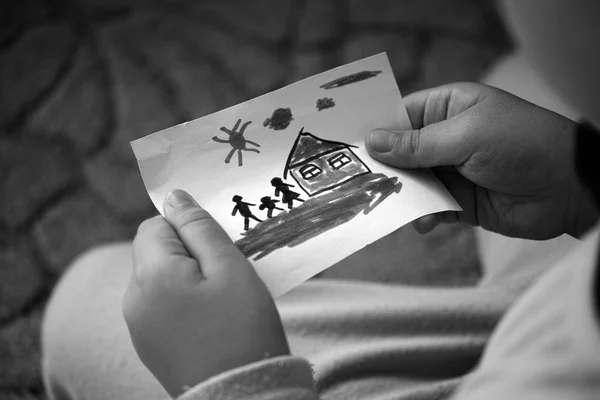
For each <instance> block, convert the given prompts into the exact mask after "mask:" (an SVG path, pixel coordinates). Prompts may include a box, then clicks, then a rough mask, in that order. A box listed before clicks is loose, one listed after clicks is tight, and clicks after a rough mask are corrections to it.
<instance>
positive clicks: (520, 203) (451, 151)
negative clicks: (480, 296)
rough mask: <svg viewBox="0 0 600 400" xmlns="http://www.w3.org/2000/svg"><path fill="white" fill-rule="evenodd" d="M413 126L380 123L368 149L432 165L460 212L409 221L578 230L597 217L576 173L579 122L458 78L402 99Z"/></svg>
mask: <svg viewBox="0 0 600 400" xmlns="http://www.w3.org/2000/svg"><path fill="white" fill-rule="evenodd" d="M404 101H405V103H406V108H407V110H408V114H409V116H410V120H411V122H412V124H413V126H414V128H415V129H414V130H408V131H403V132H388V131H384V130H377V131H375V132H373V133H371V135H369V136H368V138H367V141H366V146H367V149H368V151H369V153H370V154H371V155H372V156H373V157H374V158H376V159H377V160H379V161H381V162H383V163H386V164H388V165H393V166H396V167H400V168H434V171H435V172H436V174H437V175H438V177H439V178H440V179H441V181H442V182H443V183H444V184H445V185H446V187H447V188H448V190H449V191H450V193H452V195H453V196H454V197H455V198H456V200H457V201H458V203H459V204H460V205H461V206H462V207H463V209H464V211H463V212H458V213H457V212H445V213H443V214H436V215H428V216H426V217H423V218H420V219H418V220H416V221H415V222H414V223H413V224H414V226H415V228H416V229H417V230H418V231H420V232H428V231H430V230H431V229H433V228H434V227H435V225H437V224H438V223H439V222H442V221H445V222H456V221H461V222H467V223H469V224H472V225H480V226H482V227H483V228H485V229H487V230H490V231H493V232H498V233H500V234H502V235H505V236H513V237H521V238H527V239H536V240H544V239H550V238H553V237H556V236H559V235H562V234H563V233H568V234H570V235H572V236H575V237H579V236H580V235H582V234H583V232H585V231H586V230H587V229H589V228H590V227H591V226H592V225H593V224H594V222H595V221H596V220H597V219H598V213H597V211H596V210H595V205H594V200H593V198H592V197H591V196H590V195H589V193H588V191H587V189H586V188H585V187H584V186H583V185H582V184H581V182H579V179H578V177H577V174H576V173H575V163H574V144H575V128H576V124H575V123H574V122H573V121H570V120H569V119H567V118H565V117H562V116H560V115H558V114H555V113H553V112H551V111H548V110H545V109H543V108H541V107H538V106H536V105H534V104H531V103H528V102H526V101H525V100H523V99H520V98H518V97H516V96H513V95H511V94H509V93H506V92H504V91H502V90H499V89H495V88H492V87H488V86H485V85H479V84H472V83H457V84H452V85H446V86H441V87H438V88H435V89H429V90H423V91H420V92H417V93H413V94H411V95H409V96H407V97H406V98H405V99H404Z"/></svg>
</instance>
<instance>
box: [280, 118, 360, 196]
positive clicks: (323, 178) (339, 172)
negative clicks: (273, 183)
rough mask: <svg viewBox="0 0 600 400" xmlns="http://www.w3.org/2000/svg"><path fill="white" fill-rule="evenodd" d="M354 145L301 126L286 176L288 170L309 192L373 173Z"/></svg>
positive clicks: (285, 171)
mask: <svg viewBox="0 0 600 400" xmlns="http://www.w3.org/2000/svg"><path fill="white" fill-rule="evenodd" d="M352 147H354V148H355V147H356V146H352V145H349V144H346V143H342V142H334V141H331V140H325V139H321V138H318V137H316V136H315V135H313V134H311V133H308V132H304V130H301V131H300V133H299V134H298V137H297V138H296V141H295V142H294V145H293V146H292V150H291V151H290V154H289V156H288V159H287V162H286V165H285V170H284V172H283V177H284V179H287V175H288V173H289V174H290V175H291V176H292V178H294V180H295V181H296V182H297V183H298V185H299V186H300V187H301V188H302V189H303V190H304V191H305V192H306V194H307V195H309V196H316V195H318V194H320V193H323V192H325V191H327V190H332V189H335V188H336V187H338V186H340V185H343V184H346V183H347V182H349V181H351V180H352V179H354V178H357V177H359V176H361V175H365V174H369V173H371V170H370V169H369V167H367V166H366V165H365V164H364V163H363V162H362V161H361V160H360V158H358V156H357V155H356V154H354V152H353V151H352V149H351V148H352Z"/></svg>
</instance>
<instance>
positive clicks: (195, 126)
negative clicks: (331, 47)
mask: <svg viewBox="0 0 600 400" xmlns="http://www.w3.org/2000/svg"><path fill="white" fill-rule="evenodd" d="M377 71H380V72H377ZM347 76H350V78H347V79H346V81H348V80H350V81H354V82H353V83H349V84H340V82H339V81H338V83H335V82H336V81H335V80H336V79H339V78H341V77H347ZM360 78H364V79H360ZM332 82H333V83H332ZM327 83H329V85H327ZM341 83H344V82H341ZM323 85H325V87H321V86H323ZM199 90H201V88H199ZM323 98H330V99H333V101H334V102H335V106H333V107H331V108H325V109H322V110H321V111H319V110H318V109H317V100H318V99H323ZM278 108H284V109H285V108H290V110H291V113H292V115H293V119H292V120H291V123H290V124H289V126H287V127H285V128H284V129H273V128H274V127H279V128H281V127H282V126H280V124H278V123H277V118H272V114H273V112H274V110H276V109H278ZM267 118H271V121H268V120H267ZM238 120H241V121H240V123H239V124H238V126H237V129H234V128H236V123H237V121H238ZM273 120H275V122H273ZM249 121H251V122H250V123H249V124H247V125H246V123H248V122H249ZM269 122H270V123H269ZM244 125H246V128H245V130H244V132H243V135H239V134H237V133H239V132H240V130H241V129H242V127H243V126H244ZM283 125H285V124H283ZM221 128H224V129H226V130H229V133H228V132H227V131H225V130H222V129H221ZM375 128H388V129H393V130H401V129H410V128H411V124H410V120H409V118H408V114H407V112H406V108H405V106H404V102H403V100H402V97H401V95H400V91H399V90H398V86H397V84H396V81H395V79H394V75H393V72H392V68H391V66H390V64H389V61H388V58H387V55H386V54H385V53H382V54H378V55H375V56H372V57H369V58H366V59H363V60H360V61H356V62H354V63H351V64H348V65H345V66H342V67H339V68H336V69H333V70H330V71H327V72H324V73H322V74H319V75H316V76H313V77H311V78H308V79H305V80H303V81H301V82H298V83H295V84H293V85H290V86H288V87H285V88H283V89H279V90H277V91H274V92H272V93H269V94H266V95H264V96H261V97H258V98H255V99H253V100H250V101H247V102H245V103H242V104H239V105H236V106H233V107H231V108H228V109H226V110H222V111H219V112H217V113H214V114H211V115H208V116H205V117H203V118H199V119H196V120H194V121H191V122H187V123H184V124H181V125H178V126H175V127H172V128H169V129H166V130H164V131H160V132H157V133H154V134H152V135H149V136H146V137H144V138H141V139H139V140H136V141H134V142H132V143H131V145H132V148H133V151H134V153H135V155H136V157H137V160H138V163H139V167H140V170H141V173H142V177H143V180H144V183H145V185H146V188H147V190H148V194H149V195H150V198H151V199H152V201H153V203H154V204H155V206H156V208H157V209H158V210H159V212H161V213H162V212H163V211H162V210H163V208H162V203H163V199H164V198H165V196H166V194H167V193H168V192H169V191H170V190H173V189H183V190H186V191H187V192H188V193H190V194H191V195H192V196H193V197H194V198H195V199H196V201H197V202H198V203H199V204H200V205H201V206H202V207H204V208H205V209H206V210H208V211H209V212H210V213H211V214H212V216H213V217H214V218H215V219H216V220H217V221H218V222H219V223H220V224H221V225H222V226H223V228H224V229H225V231H226V232H227V233H228V234H229V235H230V237H231V238H232V240H234V241H236V243H237V244H238V247H240V248H241V249H245V250H242V252H244V254H246V255H247V257H248V259H249V260H250V261H251V263H252V264H253V266H254V267H255V269H256V271H257V273H258V274H259V276H260V277H261V278H262V279H263V281H264V282H265V284H266V285H267V287H268V288H269V290H270V291H271V293H272V294H273V296H275V297H276V296H279V295H281V294H283V293H285V292H287V291H288V290H291V289H292V288H294V287H296V286H298V285H299V284H301V283H302V282H304V281H305V280H307V279H309V278H310V277H312V276H314V275H315V274H317V273H319V272H321V271H323V270H324V269H326V268H328V267H330V266H332V265H333V264H335V263H337V262H338V261H340V260H342V259H344V258H346V257H347V256H349V255H351V254H352V253H354V252H356V251H358V250H360V249H362V248H363V247H365V246H366V245H368V244H370V243H372V242H374V241H376V240H378V239H380V238H381V237H383V236H385V235H388V234H390V233H391V232H393V231H394V230H396V229H398V228H399V227H401V226H402V225H405V224H406V223H408V222H410V221H412V220H414V219H416V218H419V217H421V216H423V215H426V214H430V213H434V212H441V211H446V210H460V206H459V205H458V204H457V203H456V201H455V200H454V199H453V198H452V196H451V195H450V194H449V193H448V192H447V190H446V188H445V187H444V186H443V185H442V184H441V183H440V182H439V181H438V180H437V179H436V178H435V177H434V175H433V174H432V173H431V172H430V171H423V170H421V171H408V170H398V169H395V168H391V167H388V166H386V165H383V164H381V163H379V162H377V161H375V160H374V159H372V158H371V157H370V156H369V155H368V153H367V152H366V150H365V147H364V138H365V136H366V134H368V133H369V132H370V131H371V130H373V129H375ZM232 133H233V134H232ZM307 133H310V135H308V134H307ZM299 135H300V136H299ZM311 135H312V136H311ZM213 137H216V138H217V140H218V141H216V140H214V139H213ZM299 137H300V140H299V141H298V142H297V139H298V138H299ZM229 140H231V142H227V141H229ZM244 140H245V141H246V142H245V143H244ZM251 142H253V143H251ZM236 144H241V147H244V146H245V150H239V151H238V150H236V149H235V148H234V147H233V146H235V145H236ZM259 146H260V147H259ZM350 146H356V147H350ZM238 147H239V146H238ZM247 149H251V150H247ZM254 149H255V150H258V151H259V152H256V151H252V150H254ZM230 152H231V154H230ZM291 152H293V153H294V154H290V153H291ZM228 155H230V156H231V158H230V159H229V160H228V161H229V162H228V163H226V162H225V161H226V157H228ZM240 155H241V159H240V158H238V157H240ZM288 161H289V162H290V163H289V165H288V164H287V163H288ZM240 163H241V164H242V165H240ZM286 167H289V168H287V169H288V170H287V173H286V179H284V170H286ZM302 168H304V169H302ZM369 170H370V172H369ZM361 174H362V175H361ZM380 174H384V175H385V176H383V175H380ZM276 177H277V178H280V179H282V182H284V183H286V184H289V185H293V187H288V189H289V190H292V191H293V192H295V193H297V194H299V199H302V200H305V202H304V203H302V202H300V201H298V199H293V197H294V195H293V194H291V195H290V194H288V195H282V194H281V193H280V194H279V196H278V197H275V187H274V186H273V185H272V184H271V180H272V178H276ZM395 177H396V178H397V179H394V178H395ZM398 182H399V183H401V188H399V186H400V185H398ZM379 185H383V186H385V187H386V189H385V192H383V191H382V190H384V189H380V186H379ZM398 189H400V190H399V192H397V191H398ZM318 192H320V193H318ZM235 195H239V196H242V197H243V199H242V201H243V202H247V203H251V204H253V205H255V206H252V205H251V206H247V207H248V209H249V210H250V212H252V214H253V216H255V217H257V218H258V219H260V220H263V221H264V222H262V223H259V222H257V221H255V220H254V219H252V218H251V217H250V218H249V230H248V231H244V216H243V215H241V214H240V212H237V213H236V215H235V216H232V211H233V209H234V207H235V206H236V203H234V201H233V200H232V198H233V196H235ZM265 196H270V198H271V199H273V200H278V201H279V202H278V203H276V204H275V206H277V207H279V208H282V209H284V210H285V211H280V210H278V209H274V210H273V214H272V216H273V218H268V216H267V211H268V208H264V207H263V209H262V210H260V209H259V206H260V205H261V204H262V203H261V199H262V198H263V197H265ZM282 197H283V198H282ZM290 199H291V200H292V201H291V206H292V207H293V208H292V209H291V210H289V208H288V207H289V205H290V204H289V203H290ZM353 199H356V201H354V200H353ZM361 199H362V200H361ZM365 199H367V200H365ZM284 201H287V202H286V203H284ZM361 201H362V203H361ZM365 201H367V203H365ZM374 205H375V207H373V206H374ZM242 208H244V206H243V205H242ZM357 208H358V209H359V211H358V212H357V211H356V209H357ZM248 209H246V210H245V211H246V212H247V211H248ZM238 211H240V210H238ZM242 211H244V210H242ZM242 244H243V245H242Z"/></svg>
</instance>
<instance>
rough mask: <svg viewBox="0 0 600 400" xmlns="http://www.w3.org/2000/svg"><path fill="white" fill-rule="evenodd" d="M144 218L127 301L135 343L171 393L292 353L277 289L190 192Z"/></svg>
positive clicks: (168, 200)
mask: <svg viewBox="0 0 600 400" xmlns="http://www.w3.org/2000/svg"><path fill="white" fill-rule="evenodd" d="M164 209H165V215H166V220H165V219H164V218H163V217H161V216H158V217H155V218H151V219H149V220H147V221H145V222H143V223H142V224H141V225H140V228H139V230H138V233H137V235H136V237H135V240H134V244H133V252H134V254H133V258H134V268H133V273H132V277H131V281H130V283H129V287H128V288H127V292H126V294H125V298H124V300H123V314H124V316H125V320H126V321H127V325H128V327H129V332H130V334H131V339H132V341H133V345H134V347H135V349H136V351H137V353H138V355H139V357H140V359H141V360H142V362H143V363H144V364H145V365H146V367H147V368H148V369H149V370H150V371H151V372H152V373H153V374H154V376H155V377H156V378H157V379H158V380H159V381H160V383H161V384H162V385H163V387H164V388H165V389H166V390H167V391H168V392H169V394H170V395H171V396H173V397H175V396H178V395H179V394H181V393H182V391H183V388H184V387H185V386H194V385H196V384H198V383H200V382H202V381H204V380H206V379H207V378H209V377H211V376H213V375H216V374H219V373H221V372H224V371H227V370H230V369H232V368H236V367H239V366H242V365H246V364H249V363H252V362H256V361H259V360H262V359H265V358H269V357H275V356H279V355H285V354H289V348H288V344H287V340H286V337H285V334H284V331H283V328H282V325H281V320H280V318H279V314H278V312H277V309H276V308H275V304H274V302H273V299H272V298H271V295H270V294H269V292H268V291H267V288H266V287H265V285H264V284H263V282H262V281H261V280H260V278H259V277H258V275H257V274H256V272H255V271H254V268H253V267H252V266H251V265H250V263H249V262H248V260H247V259H246V258H245V257H244V256H243V255H242V254H241V253H240V251H239V250H238V248H237V247H236V246H235V244H233V242H232V241H231V240H230V239H229V237H228V236H227V234H226V233H225V231H223V229H222V228H221V227H220V226H219V225H218V224H217V222H216V221H215V220H214V219H213V218H212V217H211V216H210V215H209V214H208V213H207V212H206V211H204V210H203V209H202V208H200V207H199V206H198V205H197V204H196V203H195V202H194V200H193V199H192V198H191V197H190V196H189V195H188V194H187V193H185V192H183V191H180V190H177V191H173V192H171V193H169V195H168V196H167V198H166V199H165V204H164Z"/></svg>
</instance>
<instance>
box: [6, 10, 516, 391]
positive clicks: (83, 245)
mask: <svg viewBox="0 0 600 400" xmlns="http://www.w3.org/2000/svg"><path fill="white" fill-rule="evenodd" d="M509 47H510V42H509V40H508V38H507V35H506V32H505V31H504V29H503V27H502V26H501V24H500V23H499V20H498V17H497V14H496V12H495V10H494V5H493V3H491V2H490V1H482V2H477V1H468V0H456V1H452V2H450V1H445V0H431V1H422V0H405V1H393V0H390V1H372V0H370V1H367V0H364V1H347V2H346V1H322V0H312V1H297V2H292V1H281V0H271V1H252V2H250V1H244V0H238V1H164V2H158V1H141V0H140V1H135V0H125V1H117V0H111V1H99V0H69V1H67V0H46V1H44V0H20V1H13V0H7V1H3V2H2V4H1V5H0V57H1V58H0V60H1V61H0V398H1V399H38V398H44V395H43V389H42V386H41V380H40V367H39V352H40V349H39V340H38V336H39V327H40V316H41V312H42V310H43V307H44V304H45V302H46V299H47V297H48V295H49V293H50V292H51V289H52V287H53V285H54V284H55V282H56V281H57V279H58V278H59V276H60V274H61V272H62V271H63V270H64V268H65V267H66V266H67V265H68V264H69V262H71V261H72V260H73V258H74V257H76V256H77V255H78V254H80V253H81V252H82V251H84V250H86V249H87V248H89V247H91V246H93V245H96V244H99V243H106V242H110V241H116V240H126V239H130V238H132V236H133V234H134V232H135V229H136V228H137V225H138V224H139V222H140V221H141V220H142V219H144V218H145V217H147V216H150V215H152V214H154V213H155V211H154V210H153V207H152V204H151V203H150V201H149V199H148V197H147V195H146V193H145V191H144V188H143V184H142V181H141V178H140V176H139V173H138V170H137V165H136V163H135V160H134V157H133V154H132V152H131V150H130V147H129V142H130V141H131V140H133V139H136V138H139V137H141V136H144V135H146V134H149V133H152V132H154V131H157V130H159V129H163V128H166V127H169V126H171V125H173V124H177V123H180V122H183V121H186V120H189V119H193V118H197V117H200V116H203V115H206V114H209V113H211V112H214V111H217V110H219V109H222V108H224V107H227V106H231V105H233V104H236V103H238V102H240V101H244V100H247V99H250V98H252V97H255V96H257V95H260V94H263V93H266V92H268V91H271V90H273V89H277V88H279V87H282V86H284V85H286V84H288V83H291V82H294V81H296V80H298V79H301V78H304V77H307V76H310V75H312V74H314V73H318V72H321V71H324V70H326V69H329V68H332V67H336V66H339V65H342V64H344V63H347V62H349V61H353V60H356V59H359V58H362V57H365V56H369V55H372V54H375V53H378V52H380V51H387V52H388V55H389V57H390V60H391V62H392V65H393V67H394V69H395V73H396V78H397V80H398V84H399V86H400V90H401V91H402V93H404V94H407V93H409V92H412V91H414V90H418V89H422V88H426V87H431V86H434V85H438V84H442V83H447V82H452V81H456V80H477V79H478V78H479V77H480V76H481V74H482V73H483V72H484V71H485V70H486V68H487V67H489V66H490V65H491V63H492V62H493V61H495V60H496V59H497V58H498V57H499V55H501V54H503V53H504V52H506V51H507V50H508V49H509ZM394 240H397V241H399V242H400V243H398V244H397V248H398V249H402V251H401V252H397V253H399V255H398V259H397V265H398V267H397V268H395V270H394V271H392V272H393V274H394V277H395V278H394V279H395V280H396V281H400V282H404V283H408V284H419V285H443V286H454V285H468V284H473V283H474V282H476V281H477V279H478V278H479V276H480V269H479V264H478V258H477V254H476V247H475V244H474V236H473V232H472V231H471V230H470V229H467V228H465V227H460V226H453V227H445V228H443V229H439V230H437V231H435V232H434V233H432V234H430V235H426V236H420V235H418V234H416V233H415V232H414V231H413V230H412V228H411V227H405V228H402V229H401V230H400V232H398V234H397V236H396V238H395V239H394ZM371 250H372V252H373V253H374V254H380V252H379V251H378V250H379V247H378V245H377V244H375V245H373V246H372V249H371ZM375 258H376V256H375ZM395 261H396V260H395ZM355 264H356V263H354V264H353V263H352V262H349V263H347V264H346V266H345V267H344V268H345V269H343V270H342V269H341V268H340V266H337V267H334V268H333V269H331V270H329V271H327V272H326V273H325V274H324V275H326V276H347V277H350V278H356V279H364V278H365V276H364V266H360V265H355ZM388 264H389V263H388ZM361 268H362V269H361ZM370 268H371V272H370V274H371V275H370V276H369V277H367V278H369V279H375V280H386V281H389V274H390V271H389V270H388V271H384V270H383V269H381V268H380V269H377V267H376V263H375V264H374V265H373V266H370ZM384 277H385V278H384Z"/></svg>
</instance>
